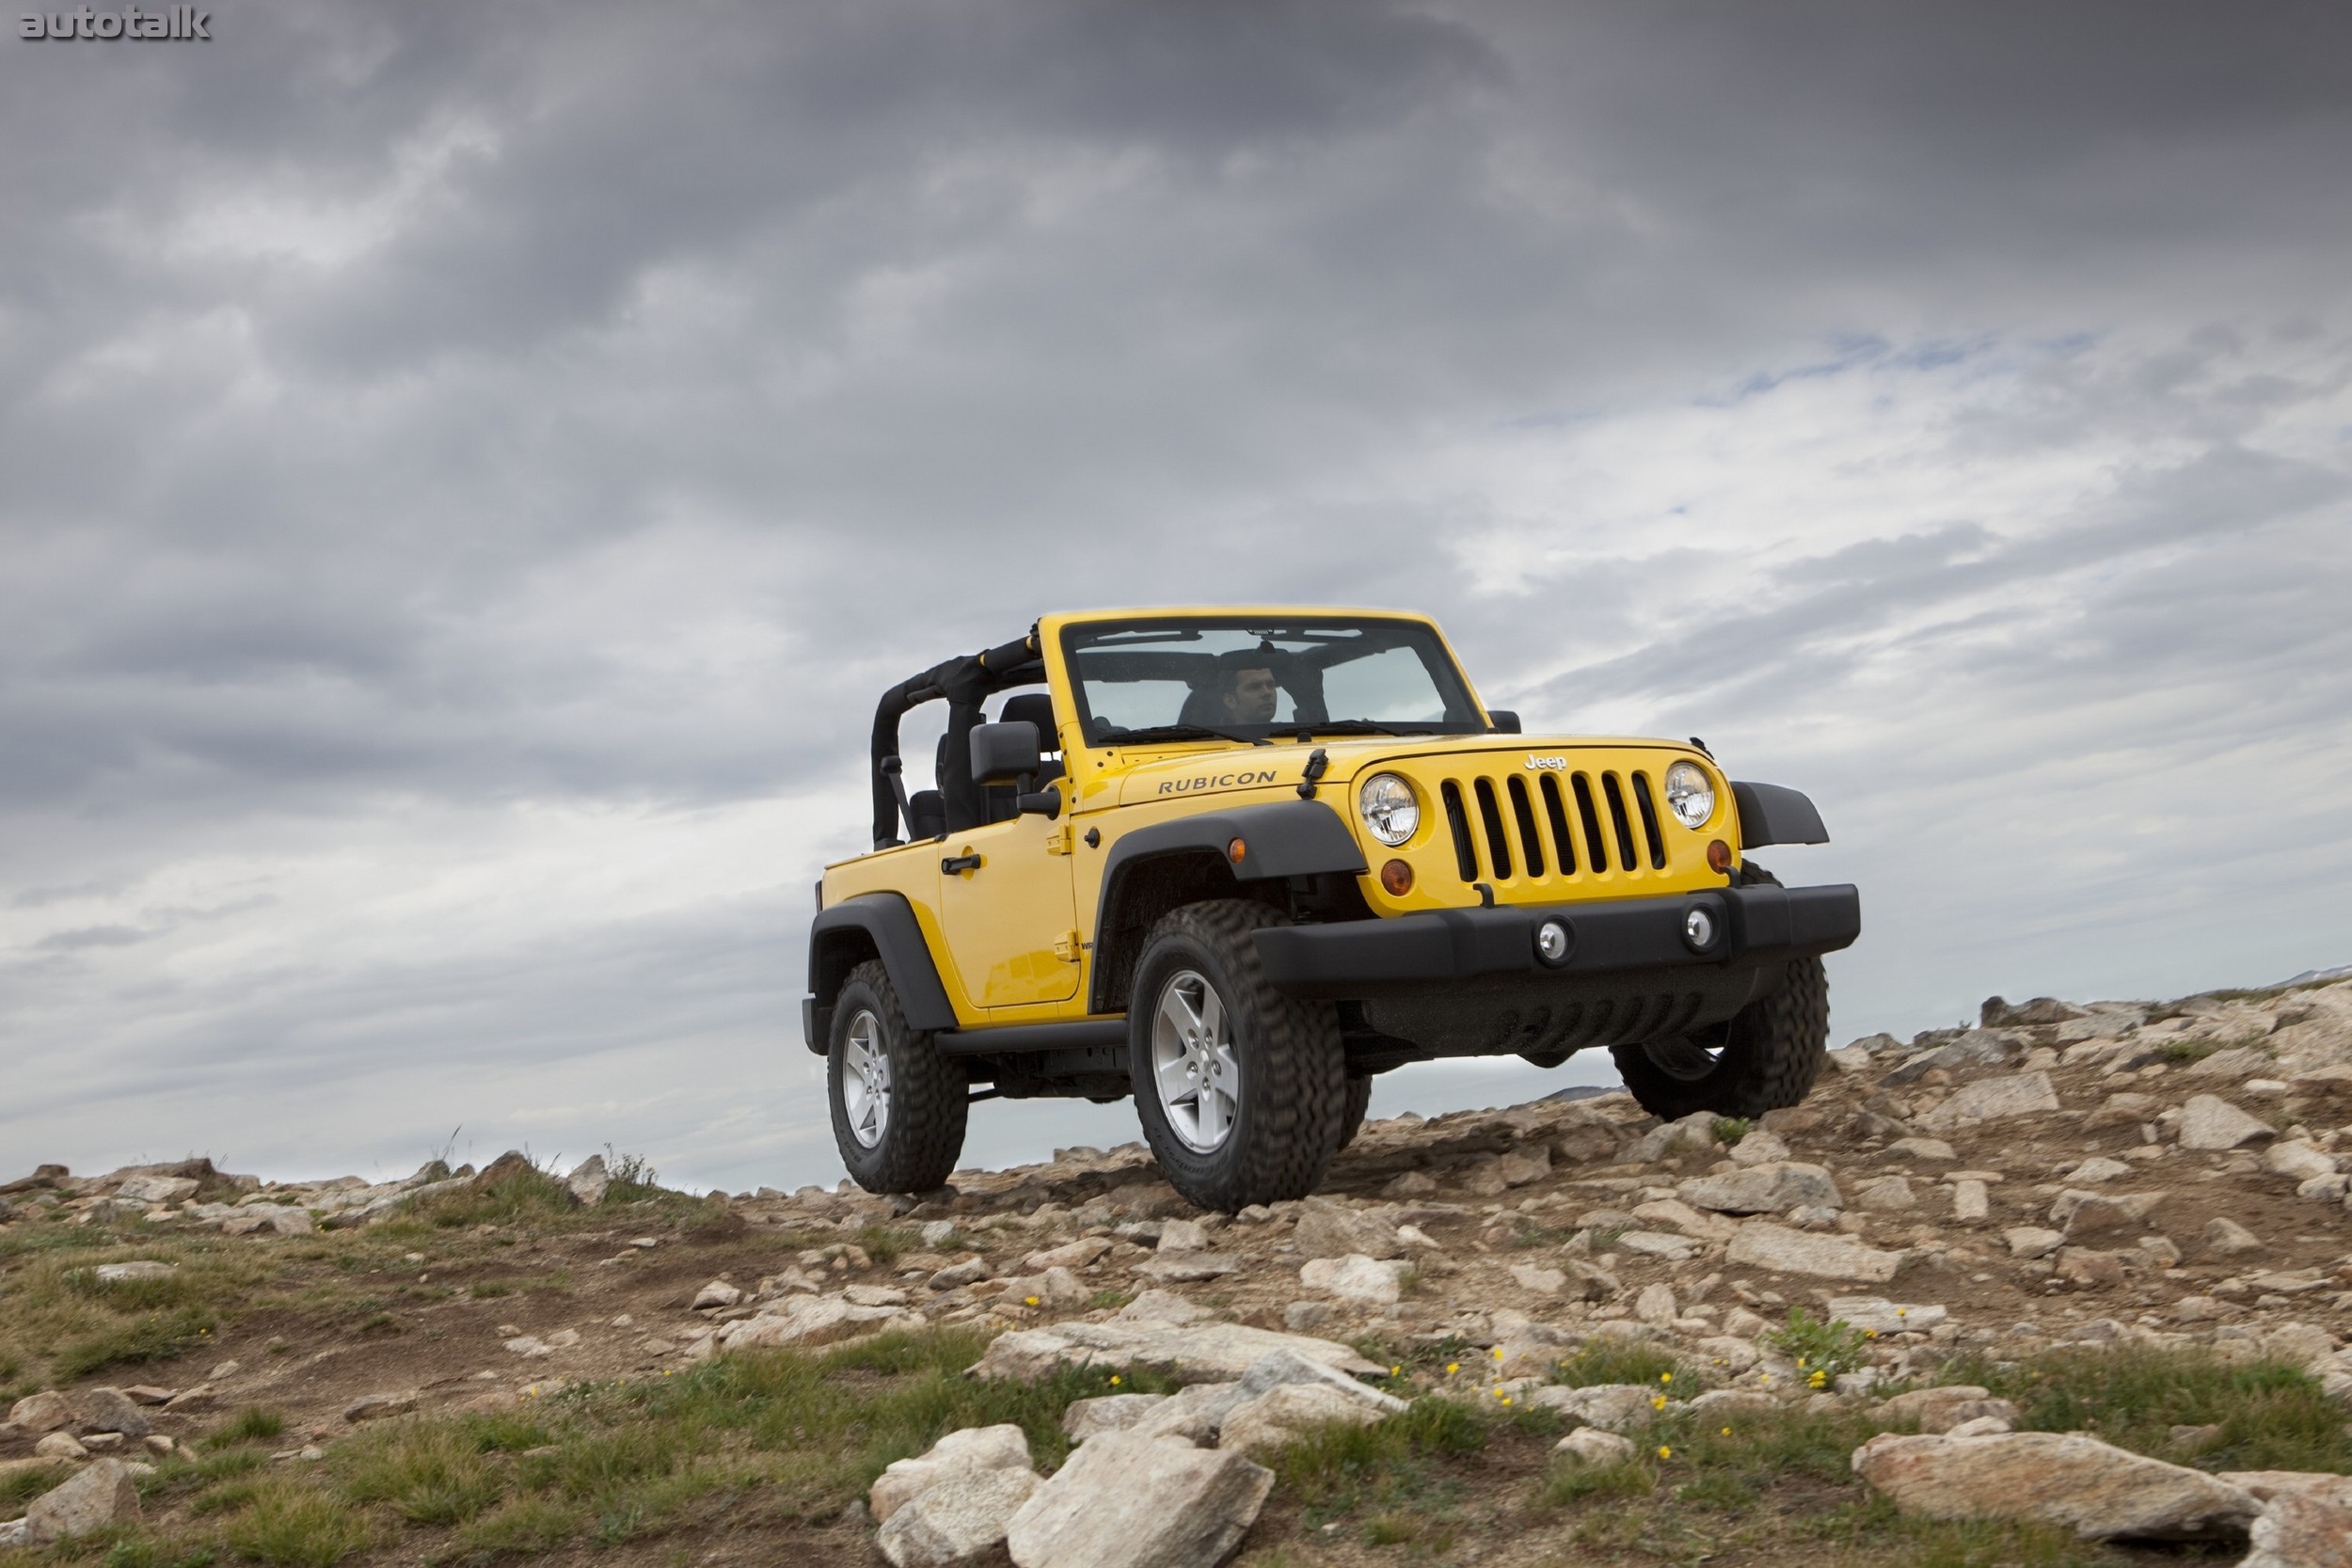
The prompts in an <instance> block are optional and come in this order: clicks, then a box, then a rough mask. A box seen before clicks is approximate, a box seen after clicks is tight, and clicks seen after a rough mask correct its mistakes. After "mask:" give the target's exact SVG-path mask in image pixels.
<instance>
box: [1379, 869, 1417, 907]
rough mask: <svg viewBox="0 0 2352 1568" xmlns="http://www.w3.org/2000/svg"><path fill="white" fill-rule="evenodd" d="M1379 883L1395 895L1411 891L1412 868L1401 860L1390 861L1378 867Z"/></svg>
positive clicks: (1400, 896) (1398, 895)
mask: <svg viewBox="0 0 2352 1568" xmlns="http://www.w3.org/2000/svg"><path fill="white" fill-rule="evenodd" d="M1380 885H1381V886H1382V887H1384V888H1387V889H1388V890H1389V892H1390V893H1391V895H1394V896H1396V897H1399V898H1402V897H1404V896H1405V895H1406V894H1408V893H1410V892H1412V891H1413V868H1412V867H1411V866H1409V865H1407V864H1406V863H1404V862H1403V861H1391V862H1389V863H1388V864H1386V865H1384V866H1382V867H1381V868H1380Z"/></svg>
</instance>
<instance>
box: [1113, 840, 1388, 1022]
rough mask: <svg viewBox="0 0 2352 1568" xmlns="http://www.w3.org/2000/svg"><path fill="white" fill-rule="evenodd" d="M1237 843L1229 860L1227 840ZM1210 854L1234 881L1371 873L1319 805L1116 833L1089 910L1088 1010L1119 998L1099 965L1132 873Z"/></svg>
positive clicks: (1116, 1003) (1121, 1004)
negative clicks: (1090, 965)
mask: <svg viewBox="0 0 2352 1568" xmlns="http://www.w3.org/2000/svg"><path fill="white" fill-rule="evenodd" d="M1236 839H1238V840H1240V841H1241V845H1242V853H1241V857H1240V858H1239V859H1238V860H1236V859H1235V858H1234V857H1233V855H1232V844H1233V841H1234V840H1236ZM1202 854H1207V855H1214V856H1215V857H1216V862H1217V863H1218V864H1219V865H1222V866H1224V867H1225V868H1226V869H1227V870H1228V871H1230V872H1231V873H1232V877H1233V879H1234V880H1235V881H1237V882H1261V881H1268V880H1273V879H1280V878H1285V877H1311V876H1317V875H1321V874H1325V873H1337V874H1340V875H1343V876H1350V877H1360V876H1362V875H1364V873H1365V872H1367V871H1368V870H1370V869H1371V867H1370V865H1369V864H1368V863H1366V862H1365V860H1364V851H1363V848H1362V847H1361V846H1360V845H1359V844H1358V843H1357V842H1356V835H1355V834H1354V833H1352V832H1349V831H1348V827H1347V824H1346V823H1345V822H1344V821H1343V820H1341V817H1340V814H1339V813H1338V812H1336V811H1334V810H1332V809H1331V808H1330V807H1329V806H1327V805H1325V804H1324V803H1323V802H1322V801H1320V800H1276V801H1271V802H1268V803H1266V804H1263V805H1254V806H1231V807H1228V808H1226V809H1225V810H1222V811H1204V812H1200V813H1196V814H1195V815H1193V816H1183V817H1179V818H1177V819H1176V820H1174V821H1172V822H1154V823H1152V825H1151V826H1149V827H1144V828H1137V829H1136V831H1135V832H1131V833H1126V834H1122V835H1121V836H1120V838H1119V840H1118V841H1117V842H1116V843H1114V844H1113V845H1112V846H1111V849H1110V854H1109V855H1108V856H1107V857H1106V858H1105V859H1104V863H1103V875H1102V878H1101V880H1100V882H1099V884H1098V885H1099V886H1100V887H1101V889H1102V895H1101V898H1100V899H1099V901H1098V902H1097V903H1096V905H1095V910H1094V947H1093V953H1094V958H1095V962H1094V969H1093V983H1092V988H1091V994H1090V995H1089V998H1088V1002H1087V1006H1088V1010H1089V1011H1090V1012H1096V1013H1115V1012H1123V1011H1124V1010H1125V1009H1126V998H1124V997H1119V996H1111V995H1109V994H1107V988H1108V986H1109V983H1110V975H1111V973H1112V971H1113V967H1114V966H1113V965H1111V964H1109V963H1107V962H1105V961H1104V958H1106V956H1107V955H1108V953H1109V951H1110V943H1111V942H1112V941H1113V940H1114V939H1115V937H1116V935H1117V932H1118V929H1119V913H1120V901H1121V898H1122V895H1123V894H1124V891H1125V889H1126V887H1127V885H1128V884H1129V883H1130V882H1131V881H1132V879H1133V878H1134V874H1135V872H1136V869H1137V868H1138V867H1140V866H1143V865H1146V864H1149V863H1151V862H1152V861H1157V860H1168V859H1171V858H1176V857H1182V856H1197V855H1202Z"/></svg>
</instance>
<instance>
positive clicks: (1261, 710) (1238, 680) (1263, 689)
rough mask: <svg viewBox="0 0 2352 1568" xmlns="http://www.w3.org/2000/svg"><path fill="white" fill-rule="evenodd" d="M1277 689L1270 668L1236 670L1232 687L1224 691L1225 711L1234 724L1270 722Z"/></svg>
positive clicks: (1272, 717) (1277, 693)
mask: <svg viewBox="0 0 2352 1568" xmlns="http://www.w3.org/2000/svg"><path fill="white" fill-rule="evenodd" d="M1279 691H1280V688H1279V687H1277V686H1276V685H1275V684H1274V672H1273V671H1271V670H1242V671H1237V672H1236V673H1234V676H1233V689H1232V690H1231V691H1228V692H1227V693H1225V711H1226V712H1228V713H1230V714H1232V716H1233V722H1235V723H1236V724H1268V723H1272V722H1273V721H1274V705H1275V702H1276V700H1277V697H1278V695H1279Z"/></svg>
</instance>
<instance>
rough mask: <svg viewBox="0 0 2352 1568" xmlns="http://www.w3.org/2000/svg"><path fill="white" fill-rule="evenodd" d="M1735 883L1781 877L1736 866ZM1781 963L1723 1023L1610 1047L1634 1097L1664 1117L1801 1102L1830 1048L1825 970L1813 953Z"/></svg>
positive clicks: (1744, 1112)
mask: <svg viewBox="0 0 2352 1568" xmlns="http://www.w3.org/2000/svg"><path fill="white" fill-rule="evenodd" d="M1758 883H1770V884H1772V886H1774V887H1777V886H1779V885H1780V879H1779V878H1777V877H1775V876H1773V875H1772V873H1771V872H1769V871H1767V870H1765V869H1764V868H1763V867H1762V866H1760V865H1752V866H1742V867H1741V868H1740V885H1741V886H1743V887H1749V886H1755V885H1756V884H1758ZM1784 967H1785V969H1786V974H1783V975H1782V977H1781V980H1780V983H1779V984H1778V985H1777V986H1775V987H1774V988H1773V989H1772V990H1771V991H1770V992H1768V993H1767V994H1765V995H1763V996H1760V997H1758V998H1757V999H1756V1000H1755V1001H1753V1002H1751V1003H1749V1004H1748V1005H1747V1006H1744V1007H1742V1008H1740V1010H1739V1011H1738V1012H1736V1013H1734V1014H1732V1015H1731V1018H1730V1019H1729V1021H1728V1022H1724V1023H1721V1024H1717V1025H1715V1026H1714V1027H1713V1028H1711V1029H1706V1030H1701V1031H1699V1032H1698V1033H1696V1034H1694V1035H1692V1036H1690V1037H1686V1038H1682V1039H1673V1040H1653V1041H1649V1042H1647V1043H1645V1044H1641V1045H1618V1046H1612V1047H1611V1048H1610V1054H1611V1055H1613V1056H1614V1057H1615V1058H1616V1060H1617V1072H1618V1075H1619V1076H1620V1077H1622V1078H1623V1079H1624V1080H1625V1086H1626V1087H1627V1088H1628V1089H1629V1090H1630V1091H1631V1092H1632V1095H1633V1099H1634V1102H1635V1103H1636V1104H1638V1105H1640V1106H1641V1107H1642V1109H1643V1110H1645V1111H1647V1112H1649V1113H1650V1115H1652V1116H1655V1117H1664V1118H1665V1119H1667V1120H1668V1121H1673V1120H1676V1119H1677V1118H1678V1117H1687V1116H1690V1115H1692V1114H1693V1113H1695V1112H1699V1111H1712V1112H1714V1113H1715V1114H1716V1115H1717V1116H1724V1117H1760V1116H1762V1115H1763V1114H1764V1113H1765V1112H1767V1111H1778V1110H1784V1109H1786V1108H1787V1107H1788V1106H1791V1105H1796V1104H1800V1103H1802V1102H1803V1101H1804V1097H1805V1096H1806V1095H1807V1094H1810V1093H1811V1092H1812V1090H1813V1080H1814V1079H1815V1078H1816V1077H1817V1076H1819V1075H1820V1070H1821V1063H1822V1061H1823V1060H1824V1053H1825V1052H1827V1051H1828V1049H1829V974H1828V973H1827V972H1826V971H1825V970H1824V969H1823V968H1822V967H1821V960H1820V958H1792V959H1790V960H1789V961H1788V964H1787V965H1786V966H1784ZM1710 1056H1711V1060H1710Z"/></svg>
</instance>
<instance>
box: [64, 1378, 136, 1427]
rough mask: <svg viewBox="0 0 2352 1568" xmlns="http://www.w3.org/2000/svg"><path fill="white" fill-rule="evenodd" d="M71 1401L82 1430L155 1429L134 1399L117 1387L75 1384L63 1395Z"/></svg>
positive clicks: (76, 1422)
mask: <svg viewBox="0 0 2352 1568" xmlns="http://www.w3.org/2000/svg"><path fill="white" fill-rule="evenodd" d="M66 1397H67V1398H68V1399H69V1400H71V1401H72V1404H73V1419H74V1423H75V1424H76V1425H78V1426H79V1427H80V1428H81V1429H82V1430H83V1431H84V1432H119V1433H122V1435H123V1436H125V1437H144V1436H146V1435H147V1434H148V1433H151V1432H153V1431H154V1430H155V1423H154V1422H152V1421H151V1420H149V1419H148V1418H147V1412H146V1411H144V1410H142V1409H140V1408H139V1405H138V1402H137V1401H135V1400H134V1399H132V1398H131V1397H130V1396H129V1395H128V1394H125V1393H124V1392H123V1391H122V1390H121V1389H119V1388H78V1389H76V1390H74V1391H73V1392H72V1394H69V1395H68V1396H66Z"/></svg>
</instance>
